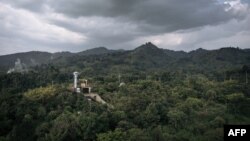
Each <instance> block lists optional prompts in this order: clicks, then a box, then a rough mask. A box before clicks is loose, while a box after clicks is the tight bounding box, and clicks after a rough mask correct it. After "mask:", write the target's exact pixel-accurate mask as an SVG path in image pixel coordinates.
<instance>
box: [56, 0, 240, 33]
mask: <svg viewBox="0 0 250 141" xmlns="http://www.w3.org/2000/svg"><path fill="white" fill-rule="evenodd" d="M226 6H227V5H225V4H219V2H218V1H217V0H189V1H186V0H105V1H104V0H95V1H93V0H84V1H83V0H73V1H68V0H58V1H51V7H53V8H54V9H55V10H56V11H57V12H61V13H63V14H66V15H68V16H73V17H81V16H85V17H88V16H100V17H112V18H117V19H118V20H124V21H126V22H132V23H136V24H138V25H140V28H141V29H143V30H149V31H150V32H151V33H152V32H156V33H159V32H171V31H175V30H181V29H189V28H195V27H200V26H204V25H216V24H219V23H222V22H226V21H228V20H230V19H232V18H236V19H239V18H242V16H239V15H237V14H235V13H233V11H225V7H226ZM154 26H156V27H154Z"/></svg>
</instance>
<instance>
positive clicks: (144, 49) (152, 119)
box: [0, 43, 250, 141]
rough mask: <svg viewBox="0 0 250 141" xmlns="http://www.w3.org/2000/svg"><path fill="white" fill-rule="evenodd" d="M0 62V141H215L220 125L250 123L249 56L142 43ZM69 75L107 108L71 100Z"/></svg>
mask: <svg viewBox="0 0 250 141" xmlns="http://www.w3.org/2000/svg"><path fill="white" fill-rule="evenodd" d="M17 58H19V59H20V60H21V61H22V62H20V60H19V61H17V62H16V63H15V64H14V62H15V60H16V59H17ZM0 62H1V69H0V70H1V71H2V73H0V80H1V82H0V111H1V112H0V141H19V140H21V141H22V140H23V141H35V140H37V141H79V140H82V141H168V140H171V141H222V140H223V125H224V124H249V123H250V83H249V80H250V79H249V78H250V75H249V72H250V69H249V63H250V51H249V49H239V48H221V49H218V50H204V49H197V50H194V51H191V52H183V51H172V50H166V49H161V48H158V47H157V46H155V45H153V44H152V43H146V44H144V45H141V46H139V47H137V48H136V49H134V50H130V51H113V50H108V49H106V48H103V47H101V48H97V49H92V50H87V51H85V52H80V53H70V52H61V53H53V54H52V53H46V52H28V53H20V54H13V55H6V56H1V57H0ZM8 62H9V63H8ZM14 65H15V67H14ZM6 66H8V67H10V68H12V67H13V68H12V69H11V70H12V71H11V73H7V74H6V71H7V69H9V68H6V71H5V70H4V69H3V68H4V67H6ZM26 68H27V70H26ZM22 69H25V71H21V70H22ZM74 71H78V72H79V79H81V80H83V79H87V80H88V84H90V86H91V87H92V88H91V91H92V92H93V93H97V94H99V96H101V98H102V99H103V100H105V101H106V102H107V103H109V104H110V105H112V107H113V108H109V106H107V105H103V104H100V103H98V102H94V101H92V100H88V99H87V98H86V97H84V96H83V94H81V93H77V94H75V93H73V92H72V90H71V89H72V86H73V75H72V73H73V72H74Z"/></svg>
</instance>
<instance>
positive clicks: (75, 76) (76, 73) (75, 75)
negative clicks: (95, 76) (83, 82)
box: [73, 71, 79, 89]
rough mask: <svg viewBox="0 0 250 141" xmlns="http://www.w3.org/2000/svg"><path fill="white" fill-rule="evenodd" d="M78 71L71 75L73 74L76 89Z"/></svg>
mask: <svg viewBox="0 0 250 141" xmlns="http://www.w3.org/2000/svg"><path fill="white" fill-rule="evenodd" d="M78 74H79V73H78V72H76V71H75V72H74V73H73V75H74V88H75V89H77V77H78Z"/></svg>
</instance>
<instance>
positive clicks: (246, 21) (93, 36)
mask: <svg viewBox="0 0 250 141" xmlns="http://www.w3.org/2000/svg"><path fill="white" fill-rule="evenodd" d="M249 4H250V1H249V0H0V55H4V54H10V53H16V52H25V51H34V50H39V51H48V52H57V51H71V52H77V51H82V50H86V49H90V48H94V47H99V46H105V47H107V48H109V49H133V48H135V47H137V46H139V45H141V44H143V43H145V42H148V41H151V42H153V43H154V44H155V45H157V46H158V47H160V48H166V49H172V50H184V51H190V50H193V49H197V48H205V49H216V48H220V47H226V46H235V47H240V48H250V5H249Z"/></svg>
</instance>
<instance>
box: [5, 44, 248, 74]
mask: <svg viewBox="0 0 250 141" xmlns="http://www.w3.org/2000/svg"><path fill="white" fill-rule="evenodd" d="M17 59H20V62H21V63H22V65H24V66H27V67H30V66H35V65H40V64H46V63H52V64H54V65H55V66H58V67H63V68H72V69H75V68H79V69H84V68H89V69H90V68H92V69H95V70H99V71H100V72H105V71H106V72H107V71H109V69H110V70H114V69H116V70H117V71H118V70H121V69H124V70H126V71H130V70H131V69H133V70H136V69H141V70H150V69H157V68H164V69H168V70H173V71H176V70H177V69H181V70H185V69H189V70H190V69H191V70H200V71H202V70H206V71H208V70H211V71H212V70H216V69H222V70H223V69H225V70H226V69H228V68H239V67H242V66H243V65H248V66H250V51H249V49H239V48H232V47H226V48H221V49H217V50H205V49H201V48H200V49H197V50H193V51H190V52H184V51H173V50H168V49H161V48H158V47H157V46H155V45H154V44H152V43H151V42H148V43H145V44H143V45H141V46H139V47H137V48H135V49H134V50H129V51H124V50H109V49H107V48H105V47H98V48H94V49H89V50H85V51H82V52H78V53H71V52H58V53H48V52H37V51H33V52H26V53H17V54H11V55H4V56H0V68H1V70H2V71H4V72H7V70H9V69H10V68H13V67H14V65H15V62H16V60H17ZM104 70H105V71H104Z"/></svg>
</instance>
